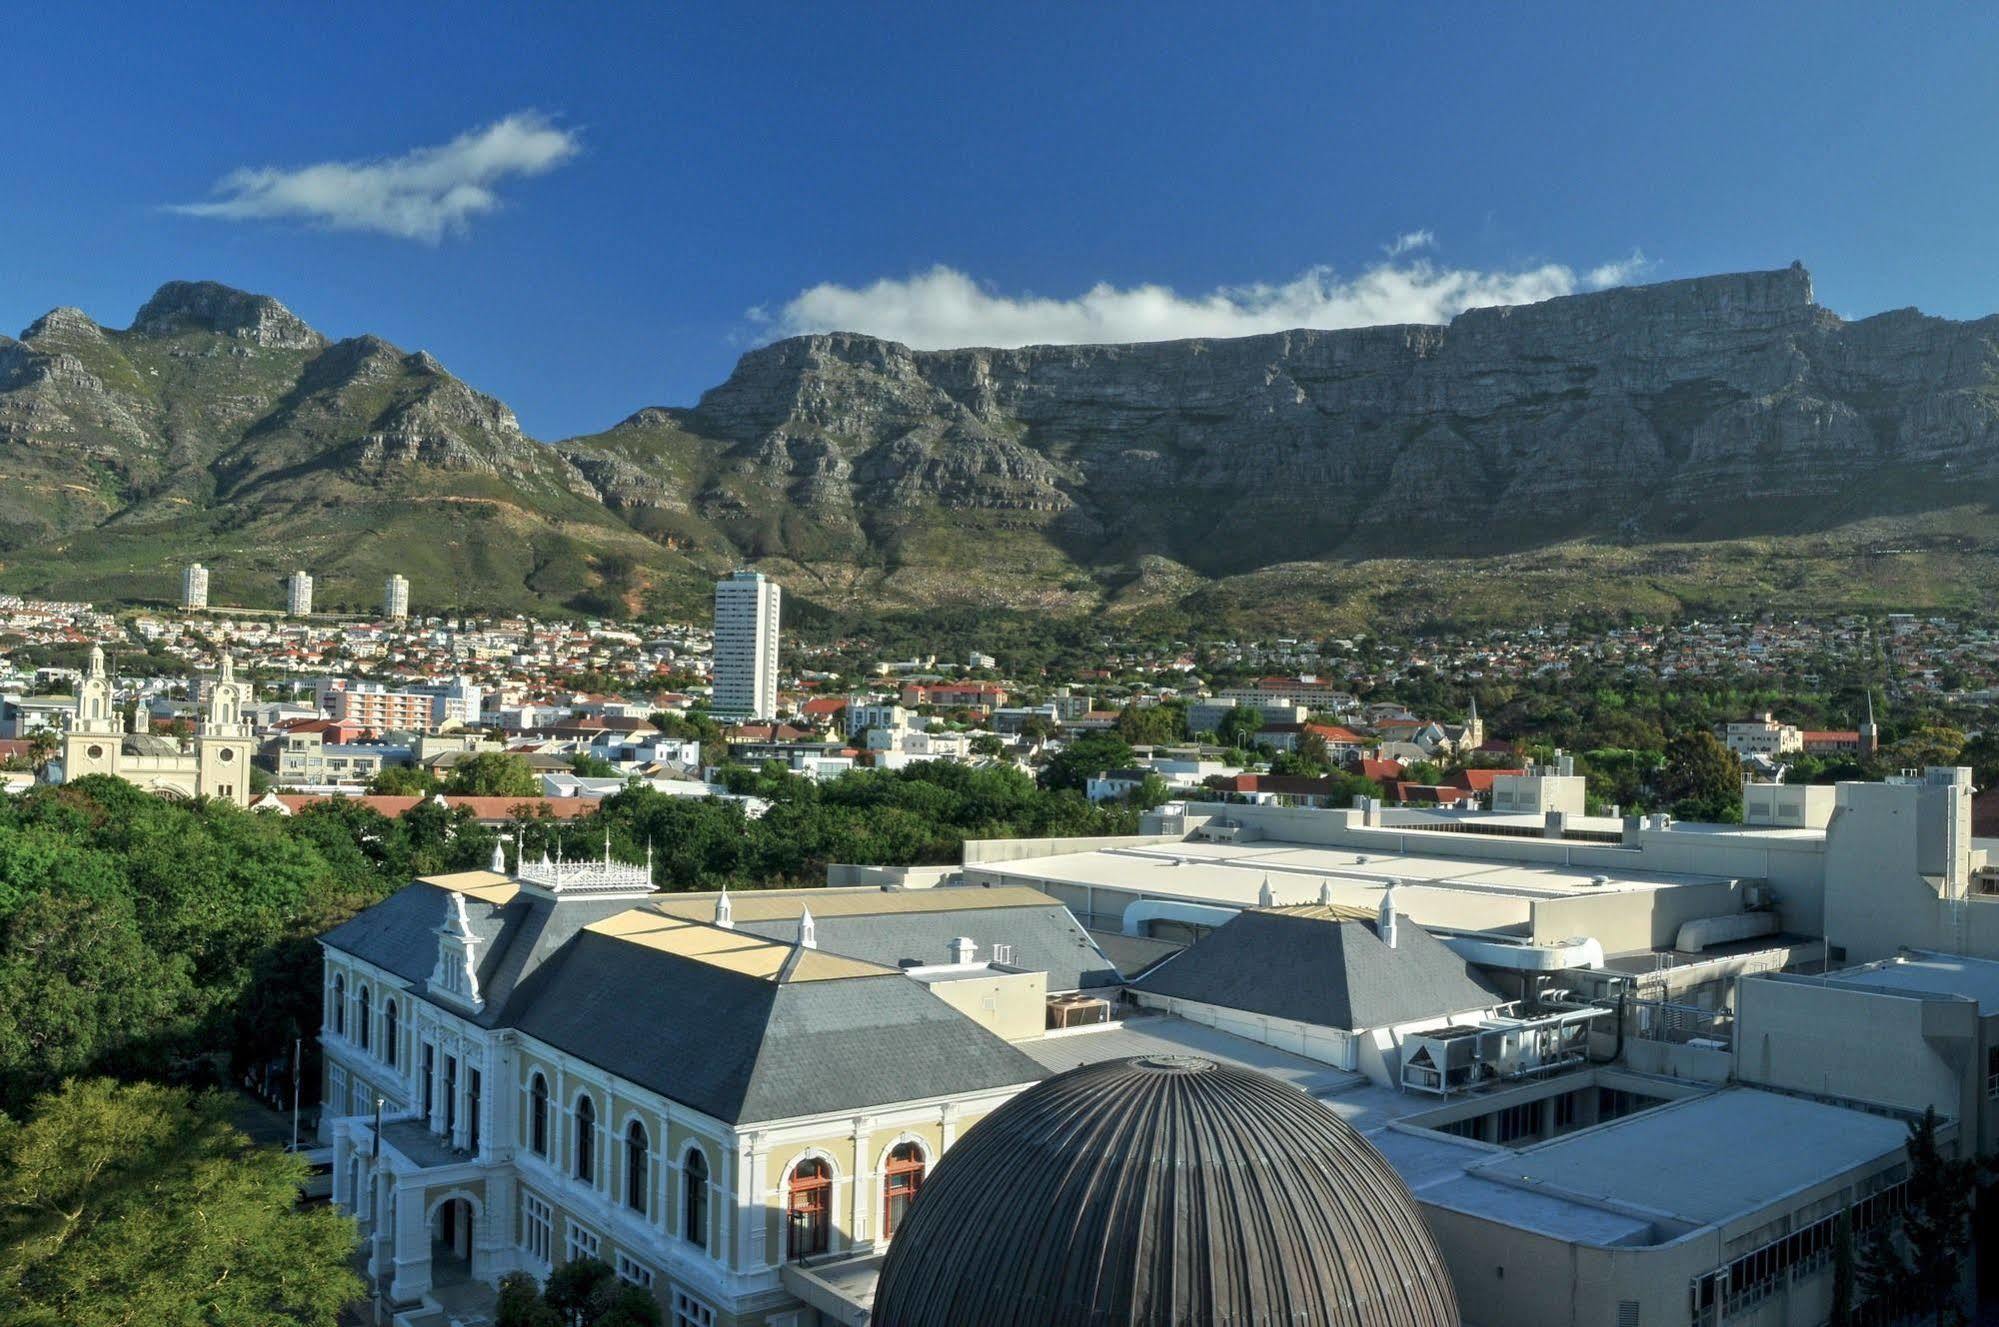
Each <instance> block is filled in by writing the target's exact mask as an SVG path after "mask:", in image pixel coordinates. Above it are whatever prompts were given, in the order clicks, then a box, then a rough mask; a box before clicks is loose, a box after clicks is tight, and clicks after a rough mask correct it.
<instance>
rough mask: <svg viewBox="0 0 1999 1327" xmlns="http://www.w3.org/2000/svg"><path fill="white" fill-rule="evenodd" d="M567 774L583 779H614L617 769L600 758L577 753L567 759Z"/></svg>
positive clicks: (586, 752)
mask: <svg viewBox="0 0 1999 1327" xmlns="http://www.w3.org/2000/svg"><path fill="white" fill-rule="evenodd" d="M569 772H570V773H571V774H574V775H576V776H577V777H579V778H584V779H615V778H617V777H618V767H617V766H616V765H613V764H612V763H611V762H610V761H608V760H606V759H604V758H603V757H602V756H593V755H591V754H590V753H589V752H588V751H579V752H577V753H576V754H575V755H574V756H571V757H570V759H569Z"/></svg>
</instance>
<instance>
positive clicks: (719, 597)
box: [714, 571, 783, 719]
mask: <svg viewBox="0 0 1999 1327" xmlns="http://www.w3.org/2000/svg"><path fill="white" fill-rule="evenodd" d="M782 597H783V591H782V590H780V589H778V585H777V582H776V581H773V580H770V579H769V578H767V577H766V576H765V575H764V574H763V573H762V572H760V571H732V572H730V573H729V575H728V576H727V577H725V578H723V579H722V580H720V581H717V582H716V583H715V700H714V711H715V713H717V714H726V715H729V716H731V717H738V718H745V719H771V718H775V717H776V716H777V613H778V601H779V600H780V599H781V598H782Z"/></svg>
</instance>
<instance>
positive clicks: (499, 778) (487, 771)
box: [444, 751, 541, 797]
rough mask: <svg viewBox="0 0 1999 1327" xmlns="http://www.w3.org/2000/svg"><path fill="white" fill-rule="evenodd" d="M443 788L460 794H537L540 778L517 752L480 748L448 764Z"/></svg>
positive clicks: (505, 795) (518, 795) (483, 795)
mask: <svg viewBox="0 0 1999 1327" xmlns="http://www.w3.org/2000/svg"><path fill="white" fill-rule="evenodd" d="M444 791H445V792H446V793H447V794H450V793H457V794H458V795H459V796H461V797H539V796H540V795H541V780H539V779H537V778H536V777H535V776H534V771H533V770H532V769H530V768H529V767H528V763H527V761H525V760H523V759H521V758H520V757H519V756H514V755H508V754H507V753H506V752H504V751H480V752H477V753H475V754H473V755H471V756H469V757H467V758H466V759H464V760H461V761H459V762H458V763H457V764H456V765H453V766H452V767H451V773H450V774H449V775H448V776H447V777H446V778H445V780H444Z"/></svg>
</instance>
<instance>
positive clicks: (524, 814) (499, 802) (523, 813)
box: [276, 793, 599, 822]
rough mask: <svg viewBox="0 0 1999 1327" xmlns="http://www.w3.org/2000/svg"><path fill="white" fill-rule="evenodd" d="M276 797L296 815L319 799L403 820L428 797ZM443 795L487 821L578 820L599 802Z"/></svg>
mask: <svg viewBox="0 0 1999 1327" xmlns="http://www.w3.org/2000/svg"><path fill="white" fill-rule="evenodd" d="M276 796H277V799H278V801H279V802H281V803H283V804H284V807H285V809H286V810H287V811H290V812H292V813H293V814H297V813H298V812H300V811H303V810H305V808H306V807H308V806H311V805H313V804H314V803H316V802H355V803H358V804H360V805H362V806H365V807H367V808H368V809H369V810H371V811H374V812H377V813H379V814H381V815H384V816H387V817H388V818H389V819H391V820H397V819H400V818H401V817H403V816H404V815H407V814H408V813H409V812H411V811H414V810H415V809H416V808H417V806H418V805H420V804H421V803H422V802H424V801H425V800H426V799H425V798H422V797H376V796H362V797H342V796H340V795H339V794H337V793H278V794H276ZM443 797H444V805H445V806H446V808H448V809H450V810H454V811H455V810H457V809H458V808H459V807H464V808H465V809H467V810H469V811H470V812H471V813H472V816H473V818H474V819H475V820H483V821H488V822H499V821H505V820H513V819H516V818H517V817H518V818H521V819H528V818H532V817H534V816H538V815H541V814H542V813H543V812H544V811H545V812H546V813H547V814H548V815H550V816H553V817H554V818H555V819H557V820H576V819H579V818H581V817H583V816H587V815H589V814H590V813H591V812H592V811H594V810H596V809H597V807H598V805H599V802H598V800H597V799H596V798H594V797H460V796H454V795H453V794H451V793H445V794H443Z"/></svg>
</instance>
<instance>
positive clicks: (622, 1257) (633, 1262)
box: [617, 1253, 652, 1290]
mask: <svg viewBox="0 0 1999 1327" xmlns="http://www.w3.org/2000/svg"><path fill="white" fill-rule="evenodd" d="M617 1272H618V1279H619V1280H620V1281H623V1282H624V1283H625V1284H626V1285H630V1286H637V1287H639V1288H640V1289H641V1290H650V1289H652V1268H650V1267H648V1266H646V1265H645V1264H644V1263H642V1262H640V1261H639V1260H638V1259H636V1258H634V1257H632V1255H631V1254H629V1253H620V1254H619V1255H618V1267H617Z"/></svg>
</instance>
